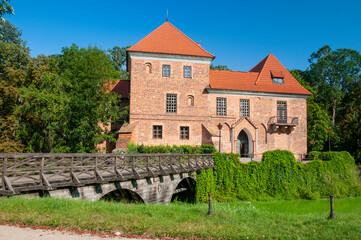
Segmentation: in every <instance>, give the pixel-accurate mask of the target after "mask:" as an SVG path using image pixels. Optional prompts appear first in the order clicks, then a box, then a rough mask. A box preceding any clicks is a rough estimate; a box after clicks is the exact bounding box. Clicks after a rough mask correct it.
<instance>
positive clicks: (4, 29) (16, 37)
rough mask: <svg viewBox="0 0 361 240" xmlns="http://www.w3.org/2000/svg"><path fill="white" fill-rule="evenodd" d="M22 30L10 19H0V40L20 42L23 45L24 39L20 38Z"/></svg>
mask: <svg viewBox="0 0 361 240" xmlns="http://www.w3.org/2000/svg"><path fill="white" fill-rule="evenodd" d="M21 35H22V32H21V30H19V29H18V28H17V27H16V26H15V25H14V24H12V23H11V22H10V21H8V20H6V19H4V21H0V41H1V42H7V43H10V42H11V43H14V44H20V45H22V46H25V45H26V44H25V41H24V40H23V39H21Z"/></svg>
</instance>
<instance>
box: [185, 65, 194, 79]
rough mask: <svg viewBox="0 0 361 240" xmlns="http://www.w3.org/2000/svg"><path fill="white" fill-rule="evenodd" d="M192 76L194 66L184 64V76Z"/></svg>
mask: <svg viewBox="0 0 361 240" xmlns="http://www.w3.org/2000/svg"><path fill="white" fill-rule="evenodd" d="M191 76H192V67H191V66H184V77H185V78H191Z"/></svg>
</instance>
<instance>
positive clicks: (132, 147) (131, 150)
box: [127, 142, 138, 153]
mask: <svg viewBox="0 0 361 240" xmlns="http://www.w3.org/2000/svg"><path fill="white" fill-rule="evenodd" d="M127 153H138V145H137V144H135V143H132V142H130V143H129V144H128V146H127Z"/></svg>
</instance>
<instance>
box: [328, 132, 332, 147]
mask: <svg viewBox="0 0 361 240" xmlns="http://www.w3.org/2000/svg"><path fill="white" fill-rule="evenodd" d="M328 151H331V137H330V132H329V133H328Z"/></svg>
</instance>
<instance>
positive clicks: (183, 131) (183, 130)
mask: <svg viewBox="0 0 361 240" xmlns="http://www.w3.org/2000/svg"><path fill="white" fill-rule="evenodd" d="M180 139H189V127H180Z"/></svg>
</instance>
